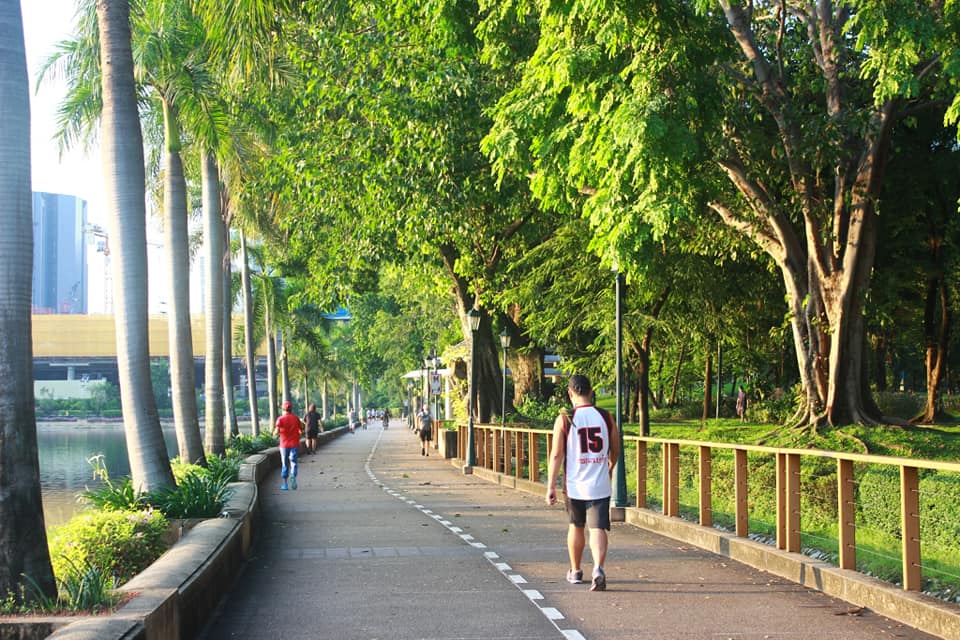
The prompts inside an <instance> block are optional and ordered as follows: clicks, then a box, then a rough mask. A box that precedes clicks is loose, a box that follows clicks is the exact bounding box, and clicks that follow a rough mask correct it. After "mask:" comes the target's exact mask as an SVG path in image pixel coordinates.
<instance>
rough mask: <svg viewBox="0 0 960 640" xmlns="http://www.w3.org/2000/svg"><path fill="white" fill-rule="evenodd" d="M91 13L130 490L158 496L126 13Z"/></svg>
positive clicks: (164, 471) (163, 471)
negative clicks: (99, 72) (95, 41)
mask: <svg viewBox="0 0 960 640" xmlns="http://www.w3.org/2000/svg"><path fill="white" fill-rule="evenodd" d="M96 6H97V25H98V27H99V31H100V67H101V69H102V76H101V83H102V94H103V112H102V115H101V127H100V132H101V150H102V154H103V164H102V168H103V175H104V192H105V199H106V208H107V212H108V216H109V220H110V227H111V229H110V237H111V240H114V242H113V243H112V244H113V256H114V273H115V274H116V275H115V277H114V300H115V308H116V315H115V320H114V322H115V327H116V334H117V370H118V375H119V378H120V401H121V406H122V410H123V418H124V433H125V435H126V440H127V454H128V457H129V459H130V476H131V478H132V481H133V486H134V487H135V488H136V490H137V491H142V492H147V491H156V490H158V489H160V488H162V487H170V486H173V484H174V479H173V473H172V472H171V471H170V459H169V457H168V455H167V447H166V444H165V443H164V440H163V432H162V431H161V429H160V416H159V414H158V413H157V402H156V398H154V396H153V386H152V383H151V380H150V347H149V342H148V336H149V332H148V327H147V322H148V319H147V284H148V282H149V281H148V279H147V232H146V204H145V197H146V189H145V186H144V185H145V176H144V166H143V138H142V136H141V133H140V114H139V111H138V109H137V94H136V90H135V88H134V79H133V55H132V52H131V48H130V12H129V10H130V8H129V5H128V3H127V2H125V1H120V0H98V2H97V5H96ZM20 275H21V277H22V274H20Z"/></svg>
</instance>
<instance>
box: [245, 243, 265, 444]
mask: <svg viewBox="0 0 960 640" xmlns="http://www.w3.org/2000/svg"><path fill="white" fill-rule="evenodd" d="M240 269H241V271H240V277H241V281H242V287H243V339H244V349H245V352H246V362H247V395H248V398H249V400H250V425H251V430H252V432H253V435H254V436H258V435H260V410H259V407H257V360H256V354H255V353H254V349H255V345H254V332H253V289H252V287H251V285H250V261H249V259H248V256H247V236H246V234H245V233H244V232H243V229H242V228H241V229H240Z"/></svg>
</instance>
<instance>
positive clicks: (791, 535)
mask: <svg viewBox="0 0 960 640" xmlns="http://www.w3.org/2000/svg"><path fill="white" fill-rule="evenodd" d="M787 551H792V552H794V553H800V454H799V453H788V454H787Z"/></svg>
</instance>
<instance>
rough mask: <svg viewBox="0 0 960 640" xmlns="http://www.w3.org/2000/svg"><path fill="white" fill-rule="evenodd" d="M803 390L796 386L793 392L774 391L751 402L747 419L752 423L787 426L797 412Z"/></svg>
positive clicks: (748, 406) (749, 402)
mask: <svg viewBox="0 0 960 640" xmlns="http://www.w3.org/2000/svg"><path fill="white" fill-rule="evenodd" d="M801 393H802V389H801V388H800V385H799V384H798V385H796V386H795V387H794V388H793V390H792V391H790V392H787V391H784V390H783V389H774V390H773V392H771V393H769V394H767V395H766V397H764V398H763V399H761V400H755V401H754V400H752V399H751V400H749V401H748V403H747V417H748V418H749V420H750V421H751V422H762V423H767V424H785V423H786V422H787V420H789V419H790V418H791V416H793V414H794V413H795V412H796V410H797V407H798V406H799V402H800V394H801Z"/></svg>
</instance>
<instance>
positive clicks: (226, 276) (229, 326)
mask: <svg viewBox="0 0 960 640" xmlns="http://www.w3.org/2000/svg"><path fill="white" fill-rule="evenodd" d="M223 231H224V237H223V239H224V245H223V246H224V252H223V404H224V409H225V411H226V420H227V425H226V429H227V432H228V433H229V434H230V435H232V436H237V435H240V425H239V424H238V423H237V407H236V403H235V402H234V396H233V314H232V313H231V312H232V311H233V271H232V270H231V264H230V230H229V228H228V227H227V225H223Z"/></svg>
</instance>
